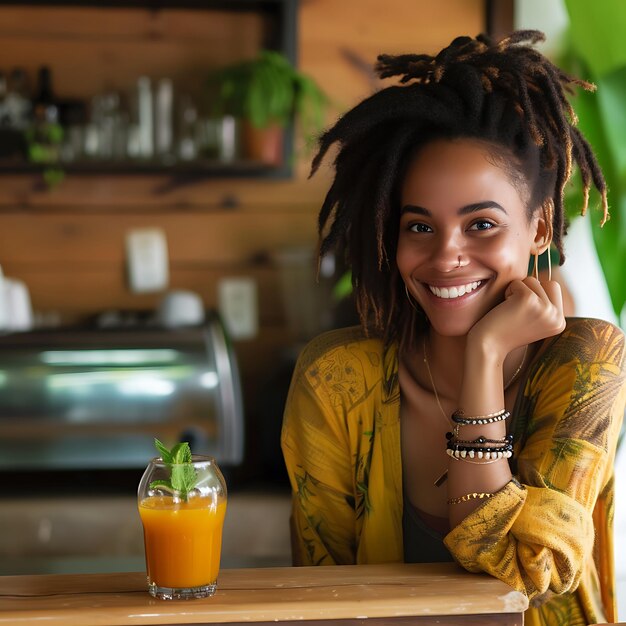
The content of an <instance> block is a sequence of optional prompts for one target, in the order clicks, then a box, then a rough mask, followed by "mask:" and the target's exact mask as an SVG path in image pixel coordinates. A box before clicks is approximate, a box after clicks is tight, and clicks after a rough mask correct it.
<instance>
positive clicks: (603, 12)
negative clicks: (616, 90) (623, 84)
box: [565, 0, 626, 77]
mask: <svg viewBox="0 0 626 626" xmlns="http://www.w3.org/2000/svg"><path fill="white" fill-rule="evenodd" d="M565 5H566V7H567V11H568V13H569V18H570V28H571V31H572V42H573V44H574V48H575V50H576V51H577V53H578V54H579V55H580V56H581V57H582V58H583V59H584V60H585V62H586V63H587V65H588V66H589V67H590V68H591V71H592V72H593V74H594V75H595V76H598V77H599V76H603V75H604V74H606V73H609V72H612V71H614V70H616V69H618V68H620V67H622V66H624V65H626V45H625V39H624V33H625V32H626V2H624V0H602V2H594V3H590V2H589V0H565Z"/></svg>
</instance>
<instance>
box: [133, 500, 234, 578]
mask: <svg viewBox="0 0 626 626" xmlns="http://www.w3.org/2000/svg"><path fill="white" fill-rule="evenodd" d="M225 514H226V502H220V503H219V504H216V505H215V504H212V503H211V500H210V499H208V498H200V497H199V498H191V499H190V500H189V501H188V502H175V501H174V499H173V498H172V497H171V496H150V497H148V498H144V499H143V500H142V501H141V502H140V503H139V515H140V516H141V521H142V523H143V530H144V542H145V547H146V565H147V568H148V579H149V581H150V582H151V583H154V584H156V585H158V586H159V587H171V588H189V587H200V586H202V585H210V584H213V583H215V581H216V580H217V574H218V572H219V567H220V552H221V548H222V527H223V524H224V515H225Z"/></svg>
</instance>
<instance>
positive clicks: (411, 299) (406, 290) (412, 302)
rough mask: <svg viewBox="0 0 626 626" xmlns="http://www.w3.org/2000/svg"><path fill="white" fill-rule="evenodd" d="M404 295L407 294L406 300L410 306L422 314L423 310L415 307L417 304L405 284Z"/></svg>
mask: <svg viewBox="0 0 626 626" xmlns="http://www.w3.org/2000/svg"><path fill="white" fill-rule="evenodd" d="M404 293H406V299H407V300H408V301H409V304H410V305H411V307H412V308H413V309H414V310H415V311H417V312H418V313H421V312H422V311H421V309H418V308H417V307H416V306H415V302H414V301H413V298H411V294H410V293H409V288H408V287H407V286H406V283H404Z"/></svg>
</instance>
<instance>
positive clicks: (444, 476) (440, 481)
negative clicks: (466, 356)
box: [422, 334, 528, 487]
mask: <svg viewBox="0 0 626 626" xmlns="http://www.w3.org/2000/svg"><path fill="white" fill-rule="evenodd" d="M422 345H423V349H424V363H425V364H426V371H427V372H428V378H430V384H431V385H432V388H433V393H434V394H435V400H436V401H437V406H438V407H439V410H440V411H441V415H443V419H444V420H445V421H446V424H452V421H451V419H450V418H449V417H448V415H446V412H445V411H444V410H443V407H442V406H441V401H440V400H439V394H438V393H437V386H436V385H435V379H434V378H433V373H432V371H431V369H430V363H429V362H428V354H427V353H426V334H424V338H423V340H422ZM527 353H528V344H526V347H525V348H524V354H523V355H522V360H521V361H520V364H519V366H518V368H517V369H516V370H515V372H513V376H511V378H509V380H508V382H507V383H505V385H504V389H503V391H506V390H507V389H508V388H509V387H510V386H511V385H512V384H513V381H514V380H515V379H516V378H517V376H518V375H519V373H520V372H521V371H522V367H523V365H524V362H525V361H526V354H527ZM447 478H448V470H446V471H445V472H444V473H443V474H442V475H441V476H439V478H437V480H435V482H434V485H435V486H436V487H441V485H443V483H444V482H445V481H446V479H447Z"/></svg>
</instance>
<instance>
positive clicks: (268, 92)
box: [207, 50, 328, 132]
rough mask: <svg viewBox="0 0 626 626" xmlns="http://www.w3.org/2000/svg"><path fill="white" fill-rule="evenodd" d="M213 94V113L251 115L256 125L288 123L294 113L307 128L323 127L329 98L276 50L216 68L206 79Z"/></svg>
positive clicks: (244, 116)
mask: <svg viewBox="0 0 626 626" xmlns="http://www.w3.org/2000/svg"><path fill="white" fill-rule="evenodd" d="M207 89H209V91H210V92H211V93H212V94H213V98H212V99H213V106H212V110H213V113H214V114H216V115H224V114H231V115H235V116H237V117H243V118H246V119H248V120H249V121H250V122H251V123H252V125H253V126H256V127H257V128H266V127H267V126H269V125H271V124H278V125H280V126H286V125H287V124H288V123H289V122H290V121H291V119H292V117H293V116H294V115H298V116H301V117H302V120H301V121H302V128H303V130H304V131H305V132H308V131H309V129H311V128H312V127H315V130H317V131H319V130H321V126H322V120H323V115H324V109H325V107H326V106H327V103H328V100H327V98H326V97H325V96H324V94H323V93H322V91H321V89H320V88H319V87H318V86H317V84H316V83H315V82H314V81H313V79H311V78H310V77H307V76H305V75H304V74H302V73H300V72H298V71H297V70H296V68H294V67H293V65H292V64H291V62H290V61H289V60H288V59H287V58H286V57H285V56H284V55H282V54H281V53H279V52H276V51H274V50H262V51H261V52H260V53H259V54H258V55H257V57H255V58H254V59H250V60H247V61H243V62H241V63H236V64H233V65H229V66H226V67H223V68H220V69H218V70H216V71H215V72H213V73H212V74H211V75H210V76H209V77H208V79H207Z"/></svg>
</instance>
